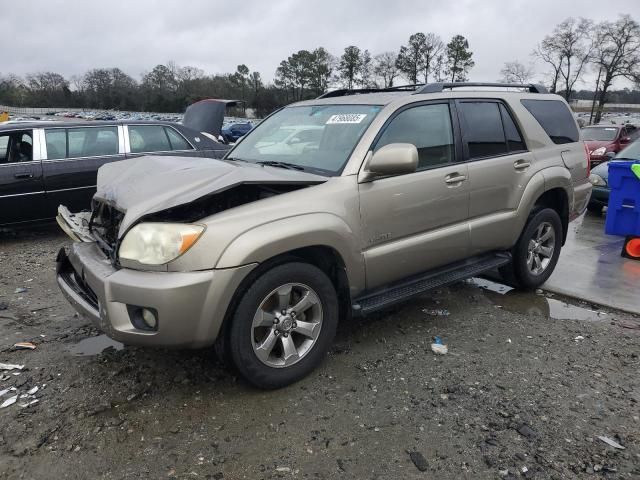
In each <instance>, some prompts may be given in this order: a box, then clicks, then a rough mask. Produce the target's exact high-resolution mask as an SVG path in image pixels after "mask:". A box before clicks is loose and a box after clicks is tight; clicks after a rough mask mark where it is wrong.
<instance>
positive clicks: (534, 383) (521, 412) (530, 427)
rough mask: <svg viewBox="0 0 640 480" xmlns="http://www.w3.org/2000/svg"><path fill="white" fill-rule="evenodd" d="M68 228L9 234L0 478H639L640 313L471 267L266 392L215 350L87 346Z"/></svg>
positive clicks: (1, 329) (1, 297)
mask: <svg viewBox="0 0 640 480" xmlns="http://www.w3.org/2000/svg"><path fill="white" fill-rule="evenodd" d="M66 243H67V240H65V238H64V237H63V236H62V235H61V234H59V233H57V231H56V229H55V228H53V227H51V228H45V229H40V230H31V231H26V232H25V231H22V232H3V233H0V262H1V264H2V275H1V278H0V340H1V342H0V362H4V363H11V364H21V365H24V369H22V370H19V371H16V370H12V371H4V372H2V371H0V391H2V390H4V389H7V388H10V387H15V388H16V391H9V392H6V393H4V394H3V395H2V396H0V403H1V402H4V401H5V400H7V399H8V398H10V397H12V396H13V395H15V394H16V393H20V394H24V395H26V396H25V397H23V398H19V399H18V400H17V402H16V403H15V404H13V405H10V406H8V407H5V408H1V409H0V478H29V479H31V478H34V479H40V478H43V479H44V478H107V479H118V478H208V479H223V478H224V479H241V478H247V479H258V478H285V479H286V478H309V479H323V478H345V479H350V478H353V479H396V478H398V479H425V478H438V479H442V478H473V479H477V478H512V479H513V478H540V479H544V478H557V479H560V478H598V477H604V478H611V479H613V478H621V479H622V478H624V479H627V478H640V417H639V416H640V375H639V374H638V372H639V371H640V359H639V357H638V355H639V353H640V348H639V347H640V330H639V328H640V320H639V319H638V317H634V316H632V315H629V314H624V313H619V312H615V311H607V312H600V313H598V312H596V311H594V310H596V307H594V306H591V305H587V304H584V303H582V304H581V303H580V302H577V301H573V302H572V303H573V306H572V305H567V304H566V303H564V301H563V300H562V299H557V298H553V299H549V298H548V297H549V295H546V294H542V293H541V292H539V294H533V293H531V294H517V293H515V292H511V293H509V294H506V295H503V293H504V292H496V291H490V290H485V289H482V288H479V286H478V285H477V284H474V283H472V282H465V283H460V284H457V285H455V286H453V287H451V288H448V289H443V290H441V291H437V292H434V293H433V294H432V295H429V296H423V297H419V298H415V299H414V300H412V301H410V302H408V303H406V304H404V305H403V306H402V307H399V308H397V309H394V310H388V311H385V312H383V313H380V314H378V315H375V316H373V317H370V318H367V319H360V320H354V321H352V322H349V323H347V322H343V324H342V325H341V326H340V328H339V332H338V337H337V339H336V341H335V344H334V347H333V349H332V351H331V352H330V354H329V355H328V356H327V359H326V360H325V362H324V363H323V364H322V366H321V367H320V368H319V369H318V370H316V371H315V372H313V373H312V374H311V375H310V376H309V377H308V378H306V379H305V380H303V381H301V382H299V383H298V384H295V385H293V386H291V387H289V388H285V389H282V390H278V391H274V392H263V391H258V390H255V389H253V388H251V387H249V386H248V385H247V384H245V383H244V382H243V381H242V380H240V379H238V378H237V377H236V375H235V374H234V372H232V371H229V370H225V369H224V368H223V367H222V366H221V365H220V364H218V363H217V362H216V360H215V358H214V355H213V352H212V351H211V350H209V349H207V350H201V351H167V350H151V349H142V348H133V347H125V348H123V349H119V350H118V349H117V348H116V347H119V345H114V346H111V347H109V348H106V349H105V350H104V351H102V353H99V354H98V352H99V350H101V348H103V347H105V346H106V345H109V342H108V341H107V340H105V338H104V337H100V336H98V335H99V332H98V331H97V330H95V329H94V328H93V327H91V326H90V325H89V324H88V322H87V321H86V320H84V319H83V318H81V317H78V316H77V315H75V314H74V312H73V310H72V309H71V308H70V307H69V306H68V305H67V304H66V302H65V300H64V299H63V298H62V296H61V294H59V293H58V289H57V286H56V283H55V275H54V267H53V260H54V258H55V254H56V252H57V250H58V249H59V247H60V246H62V245H65V244H66ZM492 288H494V289H495V290H499V288H498V289H496V288H495V287H492ZM21 289H26V291H22V290H21ZM558 305H561V306H563V307H565V308H564V309H563V308H560V309H559V308H558ZM558 311H560V313H558ZM554 317H555V318H554ZM563 318H583V320H570V319H566V320H565V319H563ZM434 335H439V336H441V337H442V339H443V341H444V343H446V344H448V347H449V353H448V354H447V355H438V356H437V355H434V353H433V352H432V351H431V348H430V344H431V339H432V337H433V336H434ZM96 336H98V337H96ZM87 339H89V340H87ZM83 340H84V342H83V343H80V345H78V344H79V342H82V341H83ZM20 341H30V342H33V343H34V344H36V346H37V348H36V349H35V350H16V349H15V348H14V347H13V345H14V344H15V343H16V342H20ZM99 345H101V347H100V348H98V346H99ZM92 350H93V351H94V353H95V354H93V355H84V356H78V353H82V352H84V353H91V351H92ZM18 372H19V375H14V373H18ZM36 386H37V387H38V391H37V392H35V393H33V394H31V395H29V394H27V393H26V392H28V391H32V390H31V389H32V388H33V387H36ZM33 400H38V402H37V403H34V404H31V405H28V406H23V405H27V404H28V403H29V402H32V401H33ZM599 436H603V437H608V438H609V439H611V440H613V441H614V442H617V443H618V444H619V445H620V446H623V447H624V449H617V448H614V447H612V446H609V445H608V444H606V443H604V442H603V441H602V440H600V439H599V438H598V437H599Z"/></svg>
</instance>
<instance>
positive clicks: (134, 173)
mask: <svg viewBox="0 0 640 480" xmlns="http://www.w3.org/2000/svg"><path fill="white" fill-rule="evenodd" d="M327 180H328V178H327V177H323V176H321V175H314V174H311V173H307V172H302V171H299V170H287V169H284V168H278V167H268V166H262V165H256V164H252V163H247V162H236V161H226V160H213V159H209V158H207V159H203V158H188V157H173V156H166V157H165V156H148V157H138V158H132V159H130V160H124V161H120V162H113V163H107V164H105V165H103V166H102V167H100V169H99V170H98V188H97V192H96V194H95V196H94V198H95V199H97V200H100V201H103V202H106V203H108V204H110V205H112V206H114V207H116V208H117V209H118V210H120V211H122V212H124V214H125V216H124V219H123V220H122V223H121V225H120V232H119V235H122V234H123V233H124V232H126V231H127V230H128V229H129V227H131V225H133V224H134V223H135V222H136V221H137V220H138V219H139V218H141V217H142V216H144V215H149V214H151V213H157V212H161V211H163V210H166V209H168V208H171V207H176V206H179V205H185V204H187V203H190V202H193V201H194V200H197V199H200V198H202V197H205V196H208V195H211V194H214V193H218V192H223V191H225V190H227V189H229V188H233V187H235V186H237V185H240V184H263V185H268V184H293V185H295V184H315V183H323V182H326V181H327Z"/></svg>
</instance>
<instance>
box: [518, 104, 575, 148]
mask: <svg viewBox="0 0 640 480" xmlns="http://www.w3.org/2000/svg"><path fill="white" fill-rule="evenodd" d="M520 101H521V102H522V105H524V107H525V108H526V109H527V110H529V112H530V113H531V115H533V116H534V118H535V119H536V120H537V121H538V123H539V124H540V126H541V127H542V128H543V129H544V131H545V132H547V135H549V138H550V139H551V140H552V141H553V143H572V142H577V141H578V139H579V138H580V135H579V134H578V127H577V126H576V122H575V120H574V119H573V115H572V114H571V112H570V111H569V109H568V108H567V106H566V105H565V104H564V103H562V102H560V101H558V100H520Z"/></svg>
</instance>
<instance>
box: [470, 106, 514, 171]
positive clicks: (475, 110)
mask: <svg viewBox="0 0 640 480" xmlns="http://www.w3.org/2000/svg"><path fill="white" fill-rule="evenodd" d="M458 107H459V109H460V113H461V117H462V135H463V137H464V140H465V142H466V143H467V148H468V152H469V158H482V157H491V156H495V155H502V154H505V153H507V152H508V149H507V144H506V142H505V137H504V130H503V128H502V119H501V118H500V109H499V107H498V104H497V103H495V102H460V103H459V104H458Z"/></svg>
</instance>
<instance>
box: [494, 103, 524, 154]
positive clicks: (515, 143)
mask: <svg viewBox="0 0 640 480" xmlns="http://www.w3.org/2000/svg"><path fill="white" fill-rule="evenodd" d="M500 113H501V114H502V124H503V125H504V134H505V136H506V137H507V145H508V146H509V151H510V152H520V151H522V150H526V149H527V147H526V146H525V144H524V142H523V141H522V137H521V136H520V132H519V131H518V128H517V127H516V124H515V122H514V121H513V118H512V117H511V114H510V113H509V112H508V111H507V109H506V107H505V106H504V105H502V104H500Z"/></svg>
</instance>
